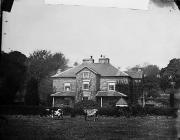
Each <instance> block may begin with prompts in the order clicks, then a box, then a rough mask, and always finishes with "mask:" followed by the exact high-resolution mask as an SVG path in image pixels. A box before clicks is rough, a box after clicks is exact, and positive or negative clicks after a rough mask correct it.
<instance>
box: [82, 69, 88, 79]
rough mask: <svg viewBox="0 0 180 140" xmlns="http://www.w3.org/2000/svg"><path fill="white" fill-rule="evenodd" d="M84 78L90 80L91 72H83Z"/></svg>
mask: <svg viewBox="0 0 180 140" xmlns="http://www.w3.org/2000/svg"><path fill="white" fill-rule="evenodd" d="M83 78H84V79H86V78H89V71H84V72H83Z"/></svg>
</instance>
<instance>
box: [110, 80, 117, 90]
mask: <svg viewBox="0 0 180 140" xmlns="http://www.w3.org/2000/svg"><path fill="white" fill-rule="evenodd" d="M110 85H111V86H114V90H112V89H109V86H110ZM115 88H116V83H115V82H108V91H115V90H116V89H115Z"/></svg>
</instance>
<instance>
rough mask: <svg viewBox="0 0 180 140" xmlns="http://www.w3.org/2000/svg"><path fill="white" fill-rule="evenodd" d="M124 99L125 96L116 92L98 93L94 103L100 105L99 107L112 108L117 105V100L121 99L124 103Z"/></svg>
mask: <svg viewBox="0 0 180 140" xmlns="http://www.w3.org/2000/svg"><path fill="white" fill-rule="evenodd" d="M126 98H127V95H125V94H123V93H120V92H117V91H98V93H97V94H96V101H97V102H98V103H99V104H100V107H113V106H116V105H117V104H118V105H119V103H120V102H119V100H120V99H123V100H124V101H125V100H126ZM125 102H126V101H125ZM125 102H123V105H125V104H124V103H125ZM126 105H127V104H126Z"/></svg>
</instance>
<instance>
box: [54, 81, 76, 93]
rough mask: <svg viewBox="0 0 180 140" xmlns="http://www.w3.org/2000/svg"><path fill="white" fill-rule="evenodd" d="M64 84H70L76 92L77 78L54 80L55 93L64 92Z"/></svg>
mask: <svg viewBox="0 0 180 140" xmlns="http://www.w3.org/2000/svg"><path fill="white" fill-rule="evenodd" d="M64 83H70V85H71V91H76V78H56V79H53V89H54V92H58V91H64Z"/></svg>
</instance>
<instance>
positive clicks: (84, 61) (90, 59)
mask: <svg viewBox="0 0 180 140" xmlns="http://www.w3.org/2000/svg"><path fill="white" fill-rule="evenodd" d="M83 63H94V59H93V56H90V58H85V59H83Z"/></svg>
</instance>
